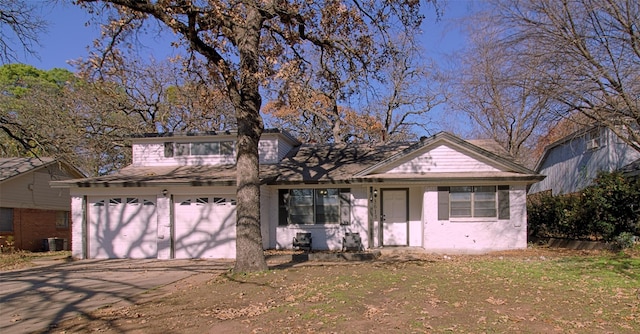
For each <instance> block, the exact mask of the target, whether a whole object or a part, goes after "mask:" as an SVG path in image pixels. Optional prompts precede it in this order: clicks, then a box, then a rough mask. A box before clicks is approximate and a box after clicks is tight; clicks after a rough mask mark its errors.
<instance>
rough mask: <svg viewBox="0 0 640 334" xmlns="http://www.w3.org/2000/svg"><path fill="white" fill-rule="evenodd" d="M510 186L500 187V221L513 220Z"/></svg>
mask: <svg viewBox="0 0 640 334" xmlns="http://www.w3.org/2000/svg"><path fill="white" fill-rule="evenodd" d="M510 206H511V204H510V203H509V186H498V219H511V210H510Z"/></svg>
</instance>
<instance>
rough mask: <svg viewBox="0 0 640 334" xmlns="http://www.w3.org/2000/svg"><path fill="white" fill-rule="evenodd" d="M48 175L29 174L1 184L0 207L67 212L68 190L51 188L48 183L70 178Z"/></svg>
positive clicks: (45, 173)
mask: <svg viewBox="0 0 640 334" xmlns="http://www.w3.org/2000/svg"><path fill="white" fill-rule="evenodd" d="M53 174H54V175H52V174H49V173H48V172H47V171H46V170H40V171H37V172H30V173H26V174H24V175H21V176H18V177H16V178H13V179H11V180H8V181H7V182H4V183H2V197H1V198H0V202H1V205H2V206H3V207H9V208H33V209H44V210H64V211H69V209H70V202H69V189H65V188H51V187H50V186H49V182H50V181H54V180H62V179H69V178H70V177H68V176H65V177H62V176H56V175H55V174H57V173H55V172H54V173H53Z"/></svg>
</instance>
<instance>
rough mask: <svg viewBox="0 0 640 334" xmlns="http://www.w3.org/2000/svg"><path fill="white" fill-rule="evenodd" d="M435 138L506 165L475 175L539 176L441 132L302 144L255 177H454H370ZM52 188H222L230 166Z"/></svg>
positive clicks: (155, 171) (276, 180)
mask: <svg viewBox="0 0 640 334" xmlns="http://www.w3.org/2000/svg"><path fill="white" fill-rule="evenodd" d="M438 140H445V141H447V142H450V143H453V144H455V145H459V146H460V147H463V148H464V149H466V150H470V151H473V152H474V153H475V154H476V155H478V156H485V157H487V159H491V160H493V161H496V162H497V163H500V164H502V165H503V166H506V167H507V168H506V169H505V172H504V173H494V174H491V175H478V174H475V176H476V177H485V178H490V179H496V178H503V179H505V180H508V179H516V178H517V179H519V180H533V179H536V178H539V175H537V174H535V173H534V172H533V171H530V170H528V169H526V168H524V167H521V166H519V165H517V164H515V163H513V162H512V161H510V160H508V159H505V158H503V157H501V156H499V155H498V154H496V153H492V152H490V150H488V149H486V148H481V147H479V146H476V145H472V144H470V143H469V142H467V141H463V140H461V139H458V138H457V137H455V136H453V135H450V134H447V133H441V134H438V135H436V136H433V137H430V138H426V139H424V140H421V141H420V142H418V143H388V144H383V145H377V146H375V145H371V144H328V145H309V144H303V145H300V146H297V147H294V148H293V149H292V150H291V151H290V152H289V153H288V154H287V156H286V157H285V158H284V159H283V160H282V161H281V162H280V163H279V164H273V165H261V166H260V178H261V181H262V183H265V184H302V183H306V184H314V183H319V184H323V183H324V184H327V183H328V184H330V183H351V182H375V180H376V179H382V178H386V179H396V180H399V179H407V180H410V179H414V180H415V179H421V180H427V179H429V180H431V179H434V178H438V177H439V178H440V179H441V180H442V177H445V178H451V177H454V176H455V175H435V174H434V175H431V176H425V175H424V174H420V173H414V174H402V175H393V176H392V175H380V174H372V173H371V172H373V173H375V171H374V170H375V169H376V168H377V167H379V166H381V165H384V164H387V163H392V162H393V161H396V160H397V159H398V158H400V157H403V156H408V155H410V154H412V153H413V152H416V151H417V150H420V149H421V148H423V147H425V146H426V145H429V144H430V143H431V144H433V143H434V142H436V141H438ZM481 144H484V145H483V146H484V147H490V148H493V149H492V150H491V151H495V145H493V144H492V145H488V144H487V143H486V142H482V143H481ZM456 175H457V176H459V177H462V178H464V179H470V178H473V177H474V173H466V174H465V175H461V174H460V173H458V174H456ZM55 184H56V185H57V186H61V187H64V186H79V187H90V186H109V185H120V186H125V187H126V186H132V187H135V186H142V185H155V186H159V185H178V184H179V185H192V186H207V185H212V186H213V185H218V186H220V185H228V186H233V185H235V184H236V167H235V165H222V166H220V165H218V166H208V165H207V166H173V167H134V166H129V167H126V168H123V169H122V170H120V171H118V172H117V173H115V174H112V175H108V176H101V177H94V178H86V179H78V180H69V181H59V182H56V183H55Z"/></svg>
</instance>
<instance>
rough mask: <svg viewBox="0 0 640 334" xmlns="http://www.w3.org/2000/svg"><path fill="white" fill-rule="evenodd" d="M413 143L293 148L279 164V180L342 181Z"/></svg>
mask: <svg viewBox="0 0 640 334" xmlns="http://www.w3.org/2000/svg"><path fill="white" fill-rule="evenodd" d="M409 146H410V145H409V144H407V143H390V144H385V145H381V146H373V145H371V144H335V145H301V146H299V147H298V148H294V149H293V150H292V151H291V152H290V153H289V154H288V155H287V157H285V159H284V160H283V161H282V162H281V163H280V165H279V171H280V176H279V177H278V179H277V181H276V182H277V183H290V182H302V181H305V182H341V181H347V180H349V179H351V178H352V177H353V175H354V174H355V173H357V172H359V171H361V170H363V169H365V168H367V167H370V166H373V165H374V164H376V163H379V162H380V161H382V160H385V159H387V158H389V157H390V156H392V155H394V154H398V153H399V152H401V151H402V150H404V149H406V148H407V147H409Z"/></svg>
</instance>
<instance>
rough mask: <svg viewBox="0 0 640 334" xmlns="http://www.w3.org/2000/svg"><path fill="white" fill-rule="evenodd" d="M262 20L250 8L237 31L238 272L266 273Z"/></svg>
mask: <svg viewBox="0 0 640 334" xmlns="http://www.w3.org/2000/svg"><path fill="white" fill-rule="evenodd" d="M261 26H262V17H261V16H260V14H259V13H258V11H257V10H256V9H248V12H247V18H246V26H244V27H241V28H238V31H236V36H238V39H237V41H238V50H239V51H240V71H241V74H240V75H241V80H240V89H239V93H240V94H239V95H240V96H238V97H237V98H238V100H239V101H235V102H239V103H236V119H237V122H238V144H237V150H238V152H237V167H236V173H237V176H236V180H237V186H238V189H237V197H238V198H237V199H238V202H237V205H238V206H237V218H236V265H235V269H234V270H235V271H236V272H249V271H262V270H267V263H266V261H265V259H264V252H263V249H262V234H261V232H260V175H259V170H260V169H259V163H258V141H260V136H261V135H262V131H263V127H264V125H263V123H262V117H261V116H260V104H261V103H262V99H261V98H260V90H259V87H260V86H259V81H258V77H257V76H256V73H259V71H260V69H259V65H258V62H259V59H258V49H259V43H260V29H261Z"/></svg>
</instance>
